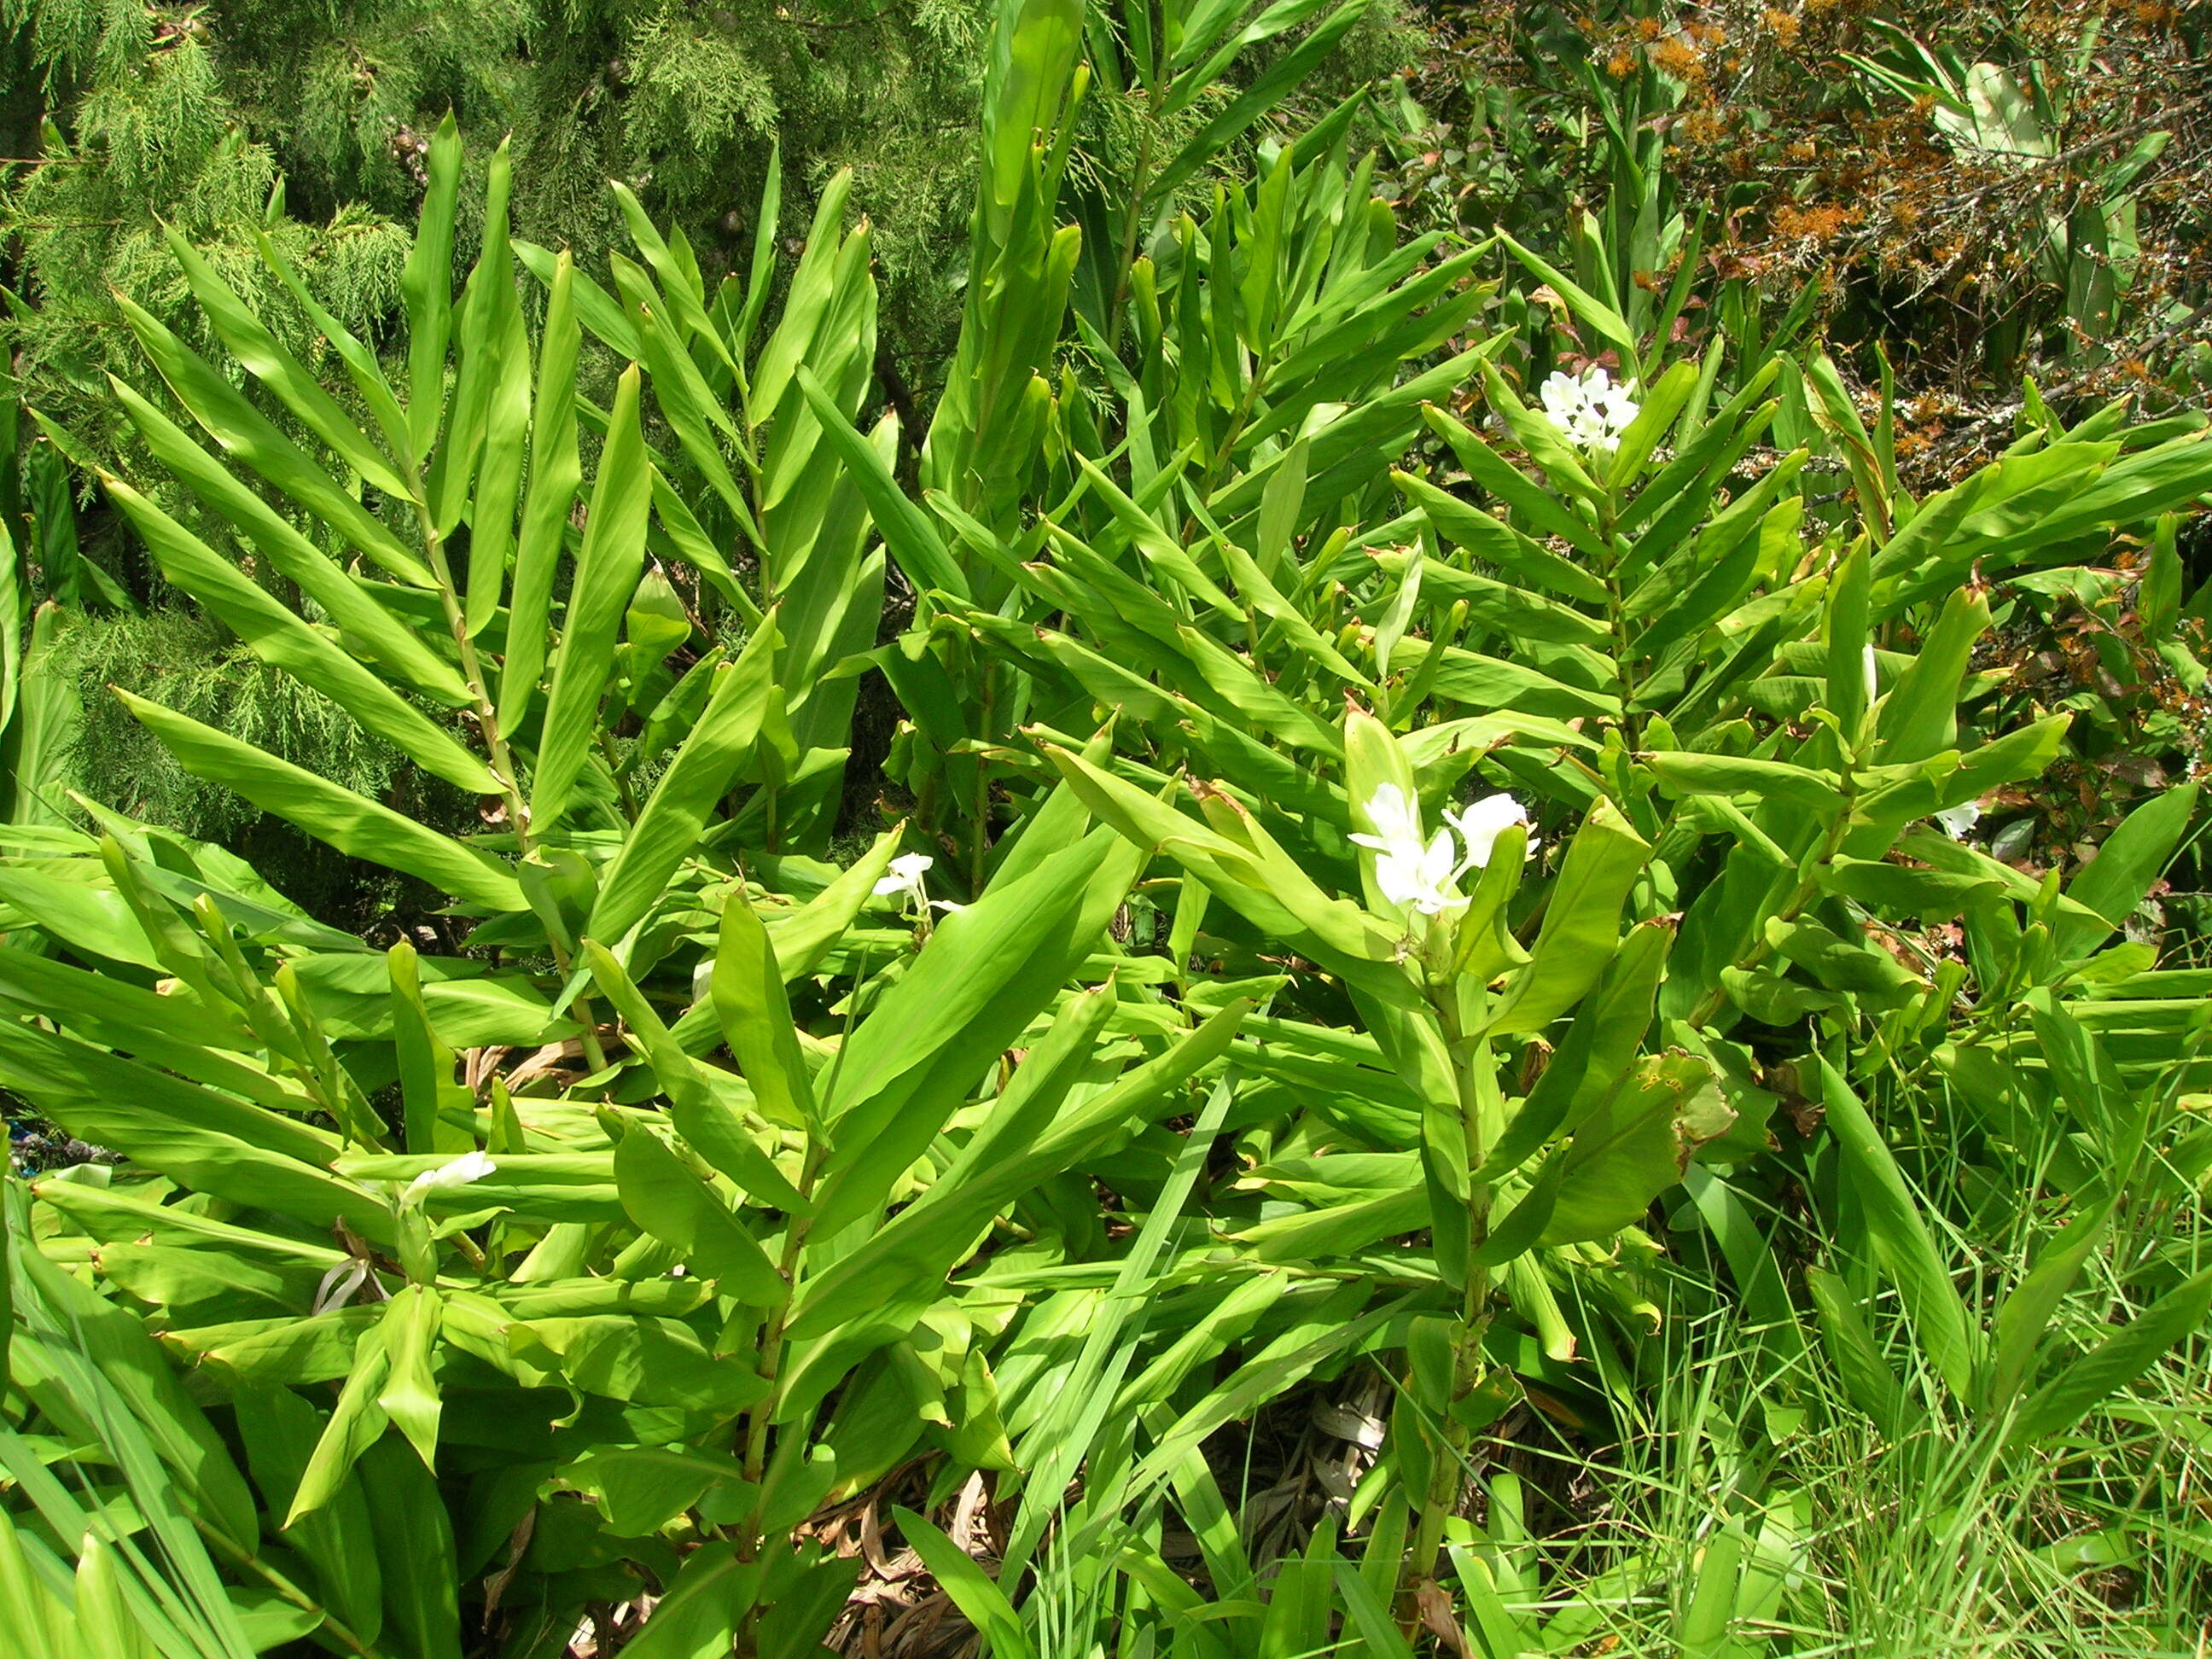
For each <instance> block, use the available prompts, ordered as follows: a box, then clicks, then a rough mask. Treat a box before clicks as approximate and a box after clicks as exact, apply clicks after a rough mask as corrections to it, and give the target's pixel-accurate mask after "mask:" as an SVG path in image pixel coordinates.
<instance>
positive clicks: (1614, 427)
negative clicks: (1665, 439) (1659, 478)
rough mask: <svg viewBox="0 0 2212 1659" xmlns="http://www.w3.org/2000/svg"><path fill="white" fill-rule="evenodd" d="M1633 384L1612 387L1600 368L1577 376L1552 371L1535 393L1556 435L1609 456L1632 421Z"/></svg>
mask: <svg viewBox="0 0 2212 1659" xmlns="http://www.w3.org/2000/svg"><path fill="white" fill-rule="evenodd" d="M1635 391H1636V382H1635V381H1633V380H1623V381H1621V382H1620V384H1619V385H1615V384H1614V383H1613V377H1612V376H1611V375H1610V374H1607V373H1606V372H1605V370H1603V369H1602V368H1590V369H1586V370H1585V371H1583V374H1580V375H1573V374H1565V373H1564V372H1562V371H1560V370H1558V369H1554V370H1553V372H1552V373H1551V374H1549V375H1547V377H1546V378H1545V380H1544V384H1543V385H1542V386H1540V387H1539V388H1538V389H1537V392H1538V396H1539V397H1540V398H1541V399H1542V401H1543V404H1544V415H1545V418H1547V420H1549V421H1550V422H1551V423H1552V424H1553V426H1555V427H1557V428H1559V435H1560V436H1561V437H1563V438H1565V440H1566V441H1568V442H1569V443H1571V444H1573V445H1574V446H1575V447H1577V448H1579V449H1585V450H1598V451H1602V452H1604V453H1607V454H1608V455H1609V454H1611V453H1613V451H1614V450H1616V449H1619V448H1620V435H1621V434H1622V433H1623V432H1625V431H1626V430H1627V429H1628V423H1629V422H1631V421H1633V420H1634V419H1635V418H1636V414H1637V408H1638V404H1637V402H1636V398H1635V396H1634V394H1635Z"/></svg>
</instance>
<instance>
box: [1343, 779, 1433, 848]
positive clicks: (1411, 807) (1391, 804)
mask: <svg viewBox="0 0 2212 1659" xmlns="http://www.w3.org/2000/svg"><path fill="white" fill-rule="evenodd" d="M1367 821H1368V822H1369V823H1371V824H1373V825H1374V826H1375V833H1374V834H1373V835H1371V836H1352V841H1353V842H1355V843H1356V844H1357V845H1358V846H1361V847H1372V848H1376V850H1377V851H1378V852H1387V851H1389V849H1390V848H1392V847H1394V846H1399V845H1401V844H1403V843H1404V842H1412V843H1413V845H1414V846H1416V847H1418V846H1419V845H1420V844H1421V809H1420V805H1419V803H1418V802H1416V801H1414V800H1413V799H1412V797H1410V796H1408V795H1407V793H1406V792H1405V791H1404V790H1402V789H1401V788H1400V787H1398V786H1397V785H1396V784H1395V783H1379V784H1377V785H1376V786H1375V793H1373V794H1371V795H1370V796H1369V797H1368V798H1367Z"/></svg>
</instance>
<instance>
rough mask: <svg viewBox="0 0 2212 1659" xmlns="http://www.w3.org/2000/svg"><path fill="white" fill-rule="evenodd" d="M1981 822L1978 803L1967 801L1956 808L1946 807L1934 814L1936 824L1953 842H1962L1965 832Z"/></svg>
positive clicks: (1980, 810)
mask: <svg viewBox="0 0 2212 1659" xmlns="http://www.w3.org/2000/svg"><path fill="white" fill-rule="evenodd" d="M1981 821H1982V809H1981V806H1980V805H1979V804H1978V803H1977V802H1974V801H1967V802H1966V803H1964V804H1963V805H1958V806H1947V807H1945V808H1944V809H1943V810H1942V811H1940V812H1938V813H1936V824H1937V826H1938V827H1939V828H1941V829H1942V831H1943V833H1944V834H1945V835H1947V836H1950V838H1951V839H1952V840H1953V841H1964V840H1966V835H1967V832H1968V831H1969V830H1971V829H1972V828H1973V827H1974V826H1975V825H1976V824H1978V823H1980V822H1981Z"/></svg>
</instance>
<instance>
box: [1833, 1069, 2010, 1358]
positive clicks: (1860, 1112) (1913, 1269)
mask: <svg viewBox="0 0 2212 1659" xmlns="http://www.w3.org/2000/svg"><path fill="white" fill-rule="evenodd" d="M1820 1100H1821V1103H1822V1104H1823V1105H1824V1106H1825V1107H1826V1109H1827V1123H1828V1129H1829V1132H1830V1133H1832V1134H1833V1135H1834V1136H1835V1137H1836V1145H1837V1146H1838V1149H1839V1150H1840V1151H1841V1152H1842V1153H1843V1155H1844V1167H1845V1168H1846V1169H1847V1170H1850V1174H1851V1176H1852V1180H1853V1185H1854V1186H1855V1187H1856V1188H1857V1192H1858V1200H1859V1205H1860V1207H1861V1210H1862V1212H1863V1214H1864V1215H1865V1218H1866V1230H1867V1233H1868V1235H1869V1237H1870V1239H1871V1241H1872V1243H1873V1244H1874V1249H1875V1255H1877V1256H1878V1257H1879V1258H1880V1259H1881V1264H1882V1267H1883V1268H1884V1270H1885V1271H1887V1273H1888V1274H1889V1277H1890V1279H1892V1281H1893V1282H1894V1283H1895V1285H1897V1289H1898V1294H1899V1297H1900V1298H1901V1299H1902V1300H1903V1302H1904V1304H1905V1311H1906V1313H1907V1314H1908V1315H1910V1316H1911V1320H1912V1328H1913V1333H1914V1334H1915V1335H1916V1336H1917V1338H1918V1339H1919V1341H1920V1346H1921V1347H1922V1349H1923V1351H1924V1352H1926V1353H1927V1355H1928V1358H1929V1361H1930V1362H1931V1363H1932V1364H1934V1365H1935V1367H1936V1373H1937V1375H1939V1376H1942V1379H1943V1381H1944V1383H1945V1384H1946V1385H1947V1386H1948V1388H1949V1389H1951V1391H1952V1392H1953V1393H1954V1394H1955V1395H1959V1396H1960V1398H1962V1399H1964V1398H1967V1397H1970V1391H1971V1390H1972V1387H1973V1383H1974V1378H1975V1376H1977V1375H1978V1369H1979V1363H1980V1358H1981V1351H1982V1340H1981V1331H1980V1329H1979V1328H1978V1326H1977V1325H1976V1324H1975V1322H1974V1321H1973V1318H1972V1316H1971V1315H1970V1314H1969V1313H1968V1312H1967V1311H1966V1303H1965V1302H1964V1301H1963V1300H1962V1299H1961V1298H1960V1295H1959V1291H1958V1287H1957V1286H1956V1285H1954V1284H1953V1283H1952V1282H1951V1275H1950V1273H1949V1270H1948V1268H1947V1267H1945V1266H1944V1262H1943V1258H1942V1255H1941V1254H1940V1253H1939V1252H1938V1251H1937V1249H1936V1238H1935V1235H1934V1234H1932V1233H1931V1232H1929V1230H1928V1224H1927V1222H1926V1220H1925V1219H1924V1218H1923V1217H1922V1215H1921V1213H1920V1206H1918V1205H1917V1204H1916V1203H1915V1202H1914V1201H1913V1198H1912V1193H1911V1188H1908V1187H1907V1186H1906V1185H1905V1175H1904V1172H1903V1171H1902V1170H1899V1168H1898V1165H1897V1159H1896V1158H1895V1157H1894V1156H1893V1154H1892V1153H1891V1152H1890V1150H1889V1146H1888V1143H1887V1142H1886V1141H1884V1140H1883V1139H1882V1138H1881V1132H1880V1131H1879V1130H1878V1129H1876V1128H1875V1123H1874V1120H1873V1119H1872V1118H1871V1117H1869V1116H1868V1115H1867V1109H1866V1107H1865V1106H1864V1105H1863V1103H1861V1102H1860V1100H1859V1097H1858V1096H1857V1094H1856V1093H1855V1092H1853V1091H1852V1089H1851V1086H1850V1084H1849V1083H1847V1082H1846V1081H1844V1077H1843V1074H1842V1073H1839V1072H1838V1071H1837V1070H1836V1069H1835V1067H1834V1066H1831V1065H1830V1064H1829V1063H1828V1061H1827V1060H1826V1059H1825V1058H1824V1059H1822V1060H1821V1061H1820Z"/></svg>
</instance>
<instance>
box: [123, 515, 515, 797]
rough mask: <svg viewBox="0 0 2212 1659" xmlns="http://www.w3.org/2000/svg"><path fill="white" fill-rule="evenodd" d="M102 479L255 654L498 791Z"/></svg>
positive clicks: (192, 542)
mask: <svg viewBox="0 0 2212 1659" xmlns="http://www.w3.org/2000/svg"><path fill="white" fill-rule="evenodd" d="M104 482H105V483H106V486H107V493H108V495H110V496H111V497H112V499H113V500H114V501H115V503H116V505H117V506H118V507H121V508H122V509H123V511H124V513H125V515H126V516H128V517H129V519H130V520H131V524H132V526H134V527H136V528H137V532H138V533H139V534H140V535H141V536H142V537H143V538H145V541H146V545H147V547H148V549H149V550H150V551H151V552H152V553H153V555H154V558H155V562H157V563H158V564H160V566H161V574H163V575H165V576H167V578H168V579H169V580H170V581H171V582H172V583H173V584H174V585H175V586H178V587H180V588H182V589H183V590H184V591H185V592H187V593H189V594H191V596H192V597H193V598H194V599H197V600H198V601H199V602H200V604H201V605H204V606H205V607H206V608H207V610H208V611H209V612H210V614H211V615H213V616H216V617H219V618H221V619H222V622H223V623H225V624H226V625H227V626H228V628H229V629H231V631H232V632H233V633H234V634H236V635H238V636H239V638H240V639H241V640H243V641H246V645H247V647H249V648H250V649H251V650H252V652H253V653H254V654H255V655H256V656H258V657H259V658H261V659H263V660H264V661H265V662H269V663H271V664H274V665H276V667H279V668H282V669H283V670H284V671H286V672H288V673H289V674H292V675H295V677H297V678H299V679H300V680H301V682H302V683H303V684H307V685H309V686H312V687H313V688H314V689H315V690H318V691H319V692H321V693H322V694H323V695H324V696H326V697H328V698H329V699H330V700H331V702H333V703H335V704H337V706H338V707H339V708H342V709H343V710H344V711H345V712H346V713H347V714H349V715H351V716H352V717H353V718H354V719H355V720H358V721H359V722H360V723H361V724H362V726H364V727H366V728H367V729H368V730H369V731H371V732H374V733H375V734H376V735H377V736H379V737H380V738H385V739H386V741H388V742H390V743H391V744H393V745H394V746H395V747H397V748H398V749H399V750H401V752H403V753H404V754H405V755H406V756H407V757H408V758H410V760H412V761H414V762H415V763H416V765H418V766H420V767H422V769H424V770H425V771H427V772H430V773H434V774H435V775H437V776H439V777H441V778H443V779H445V780H446V781H447V782H448V783H450V784H453V785H454V786H455V787H458V788H461V789H465V790H467V791H468V792H469V793H471V794H478V795H492V794H497V793H499V787H500V784H499V780H498V779H497V778H496V777H495V776H493V775H492V773H491V771H490V769H489V768H488V767H486V766H485V765H484V763H483V762H482V761H480V760H478V759H477V757H475V756H474V755H472V754H471V753H470V752H469V751H468V750H466V749H464V748H463V747H462V746H461V745H460V744H459V743H457V742H456V741H454V739H453V736H452V734H451V733H449V732H445V731H442V730H441V729H440V728H439V727H437V726H433V725H432V724H431V723H430V722H429V720H427V719H426V718H424V716H423V714H422V711H421V710H420V709H418V708H416V707H415V706H414V704H412V703H410V702H408V701H407V700H406V699H405V698H404V697H402V696H400V695H399V694H398V692H396V691H394V690H392V688H391V686H389V685H388V684H386V683H385V682H384V681H383V680H382V679H380V678H378V677H377V676H376V675H375V674H374V673H372V672H370V671H368V669H367V668H365V667H363V666H362V665H361V663H360V662H359V661H357V660H356V659H355V658H354V657H353V656H352V655H351V654H350V653H348V652H345V651H343V650H341V649H339V647H337V645H335V644H333V643H332V642H331V640H330V639H329V637H328V636H327V635H324V634H322V633H320V632H319V631H318V630H317V629H313V628H311V627H309V626H308V625H307V623H305V622H303V621H302V620H301V618H300V616H299V614H298V613H297V612H296V611H293V610H291V609H290V608H289V607H288V606H285V605H280V604H279V603H277V601H276V599H274V598H273V597H272V596H271V595H270V593H269V592H268V590H267V589H265V588H264V587H263V586H261V585H260V584H259V583H258V582H257V581H255V580H253V579H252V577H250V576H248V575H246V574H245V573H244V572H243V571H241V570H240V569H239V568H238V567H237V566H235V565H234V564H233V563H231V562H230V561H229V560H228V559H225V558H223V557H222V556H219V555H217V554H216V552H215V551H214V550H213V549H211V548H210V547H209V546H208V545H207V544H206V543H204V542H203V541H201V540H200V539H199V538H198V537H197V536H195V535H193V534H192V533H191V532H190V531H189V530H186V529H185V527H184V526H182V525H180V524H179V523H178V522H177V521H176V520H174V519H173V518H171V517H170V516H169V515H168V514H167V513H164V512H162V511H161V508H160V507H156V506H155V505H154V503H153V502H151V501H148V500H147V499H146V498H145V497H144V496H143V495H140V494H139V493H138V492H137V490H135V489H132V488H131V486H130V485H129V484H127V483H124V482H123V480H121V479H120V478H117V477H107V478H106V479H105V480H104Z"/></svg>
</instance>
